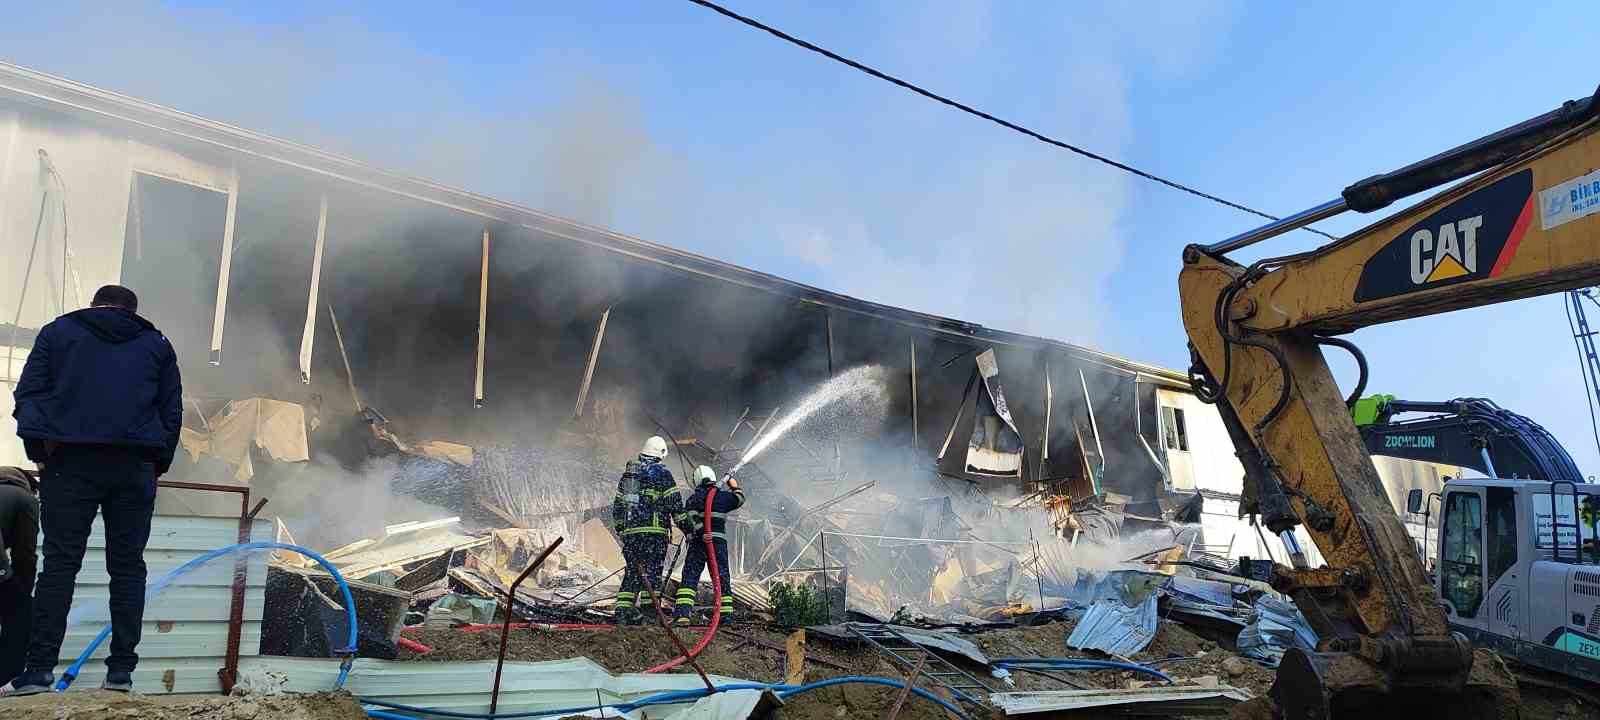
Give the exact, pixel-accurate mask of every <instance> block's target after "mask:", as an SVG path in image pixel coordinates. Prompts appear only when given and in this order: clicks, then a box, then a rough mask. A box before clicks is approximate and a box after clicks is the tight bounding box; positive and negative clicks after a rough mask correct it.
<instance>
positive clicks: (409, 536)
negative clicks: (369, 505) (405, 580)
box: [302, 517, 490, 580]
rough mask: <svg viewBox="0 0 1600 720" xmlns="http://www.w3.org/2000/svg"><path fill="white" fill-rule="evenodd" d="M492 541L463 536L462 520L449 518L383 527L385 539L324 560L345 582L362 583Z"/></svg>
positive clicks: (347, 548) (357, 545)
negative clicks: (379, 573)
mask: <svg viewBox="0 0 1600 720" xmlns="http://www.w3.org/2000/svg"><path fill="white" fill-rule="evenodd" d="M489 539H490V538H489V537H487V536H485V537H481V538H479V537H473V536H471V535H466V534H464V533H462V532H461V519H460V518H456V517H450V518H444V519H441V520H430V521H427V522H413V523H402V524H399V525H390V526H388V527H386V528H384V535H383V537H382V538H379V539H377V540H375V541H371V542H368V541H361V542H358V543H355V544H352V545H346V546H345V547H342V548H339V549H338V550H334V551H333V552H330V553H328V554H327V555H326V556H325V557H326V558H327V560H328V562H331V563H333V565H334V567H337V568H339V572H340V573H341V574H343V575H344V576H345V578H346V579H349V580H359V579H361V578H363V577H366V576H368V575H371V574H372V573H374V572H377V571H379V570H384V569H390V568H394V567H396V566H398V565H401V564H404V563H408V562H414V561H417V560H426V559H428V558H432V557H436V556H438V555H439V554H441V553H444V552H446V551H448V550H451V549H456V550H461V549H465V548H469V547H476V546H478V545H483V544H486V543H488V542H489ZM302 564H304V565H309V563H302Z"/></svg>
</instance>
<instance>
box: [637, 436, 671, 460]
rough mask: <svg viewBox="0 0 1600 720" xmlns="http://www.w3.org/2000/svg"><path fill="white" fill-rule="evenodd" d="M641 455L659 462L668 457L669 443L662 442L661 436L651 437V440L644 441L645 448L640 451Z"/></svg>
mask: <svg viewBox="0 0 1600 720" xmlns="http://www.w3.org/2000/svg"><path fill="white" fill-rule="evenodd" d="M639 454H640V455H643V456H645V457H653V458H656V459H657V460H659V459H661V458H664V457H666V456H667V441H665V440H662V439H661V436H660V435H651V436H650V439H649V440H646V441H644V447H643V448H641V449H640V450H639Z"/></svg>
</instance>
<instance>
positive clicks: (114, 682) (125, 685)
mask: <svg viewBox="0 0 1600 720" xmlns="http://www.w3.org/2000/svg"><path fill="white" fill-rule="evenodd" d="M100 689H101V690H110V691H112V692H132V691H133V673H131V672H123V671H121V670H112V671H110V672H108V673H106V679H105V682H102V683H100Z"/></svg>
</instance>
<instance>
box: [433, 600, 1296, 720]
mask: <svg viewBox="0 0 1600 720" xmlns="http://www.w3.org/2000/svg"><path fill="white" fill-rule="evenodd" d="M1071 631H1072V625H1071V623H1052V624H1048V625H1040V626H1036V627H1027V628H1010V629H1004V630H993V631H988V632H983V633H977V634H971V635H966V636H964V637H966V639H968V640H971V641H972V642H973V643H974V644H976V645H977V646H978V647H979V648H980V649H982V650H983V652H984V654H985V655H988V656H990V657H1101V658H1104V656H1103V655H1099V654H1097V653H1086V652H1082V651H1077V650H1072V649H1070V648H1068V647H1067V646H1066V638H1067V635H1068V634H1069V633H1070V632H1071ZM702 632H704V629H703V628H692V629H690V630H688V631H680V638H681V639H682V640H683V641H684V643H685V644H691V645H692V644H693V643H694V642H695V641H696V640H697V639H698V638H699V636H700V633H702ZM724 633H727V634H724ZM733 633H737V634H739V635H743V636H745V637H746V638H749V639H752V640H757V641H760V642H758V643H751V642H748V641H746V640H743V639H741V638H739V637H736V636H735V635H734V634H733ZM787 636H788V631H786V630H782V629H776V628H768V627H764V626H760V625H735V626H734V627H733V628H732V630H731V632H729V631H727V630H724V631H721V632H719V633H718V637H717V639H716V641H715V642H713V643H712V645H711V647H710V648H709V649H707V650H706V652H705V653H704V654H702V655H701V657H700V665H701V667H703V668H704V669H705V671H706V672H708V673H711V674H714V675H725V676H729V677H737V678H743V679H748V680H758V681H763V682H781V681H782V680H783V679H784V678H783V674H784V669H785V659H784V654H783V653H782V652H780V651H778V650H774V649H771V648H769V647H764V646H763V645H762V643H764V644H765V645H770V646H776V647H779V648H781V647H783V645H784V641H785V639H786V638H787ZM410 637H412V638H413V639H415V640H417V641H419V642H421V643H423V644H424V645H428V646H430V647H432V648H433V649H434V652H433V653H432V654H431V655H427V656H421V655H415V654H411V653H403V654H402V659H408V660H418V661H442V660H480V659H492V658H494V657H495V654H496V652H497V651H498V649H499V641H500V638H499V634H498V633H493V632H480V633H466V632H461V631H457V630H429V631H424V632H421V633H418V634H415V635H411V636H410ZM807 652H808V653H809V654H811V655H813V656H815V657H818V658H821V659H824V660H828V661H831V662H833V663H836V664H838V665H841V666H843V668H845V669H838V668H830V667H826V666H824V665H822V664H819V663H814V662H808V663H807V672H806V680H807V681H808V682H811V681H816V680H822V679H826V678H830V677H838V676H841V675H882V676H886V677H894V678H901V677H904V676H905V675H906V674H907V673H906V670H905V669H904V668H900V667H898V666H895V665H894V664H892V663H891V662H890V661H888V660H886V659H884V658H881V657H880V656H878V654H877V653H875V652H873V651H872V650H870V649H866V648H862V647H857V646H854V645H852V644H849V643H843V642H836V641H833V640H830V639H829V638H826V637H823V636H819V635H816V634H811V635H810V636H809V638H808V644H807ZM575 655H584V656H587V657H588V658H589V659H591V660H594V661H595V662H597V663H599V664H600V665H602V666H603V667H605V668H606V669H607V670H610V671H611V672H615V673H626V672H640V671H643V670H645V669H647V668H650V667H652V666H654V665H657V664H659V663H661V662H665V661H667V660H670V659H672V658H674V657H677V655H678V653H677V651H676V649H675V648H674V647H673V645H672V644H671V642H670V641H669V640H667V639H666V638H665V637H664V636H663V634H662V631H661V628H659V627H624V628H619V629H617V630H614V631H538V630H521V631H514V632H513V633H512V635H511V639H510V642H509V645H508V649H507V653H506V657H507V658H510V659H514V660H529V661H537V660H559V659H563V658H569V657H573V656H575ZM1176 657H1183V658H1193V659H1189V660H1186V661H1184V662H1167V663H1161V664H1160V667H1161V669H1162V670H1163V671H1164V672H1167V673H1168V674H1170V675H1172V676H1173V677H1176V678H1195V677H1201V676H1208V675H1209V676H1214V677H1217V678H1218V679H1219V680H1221V681H1222V682H1223V683H1226V684H1228V685H1232V686H1234V687H1240V688H1244V689H1246V690H1249V691H1250V692H1251V693H1252V694H1262V693H1265V692H1266V689H1267V687H1268V686H1270V685H1271V683H1272V678H1273V673H1272V671H1271V670H1270V669H1267V668H1264V667H1261V666H1260V665H1257V664H1255V663H1252V662H1249V661H1245V660H1243V659H1241V658H1239V657H1238V656H1236V655H1235V654H1234V653H1232V652H1230V651H1228V650H1226V649H1224V648H1219V647H1217V645H1216V644H1215V643H1212V642H1210V641H1208V640H1205V639H1203V638H1201V637H1199V636H1198V635H1195V634H1194V633H1192V632H1190V631H1189V630H1188V629H1186V628H1184V627H1183V626H1181V625H1178V624H1176V623H1162V625H1161V626H1160V628H1159V631H1158V632H1157V634H1156V637H1155V639H1154V640H1153V641H1152V642H1151V644H1150V646H1149V647H1148V648H1147V649H1146V650H1145V651H1144V652H1142V653H1139V654H1138V655H1136V656H1134V657H1133V658H1132V659H1134V660H1137V661H1141V662H1150V661H1160V660H1164V659H1168V658H1176ZM956 664H957V665H958V666H960V667H961V668H962V669H963V670H966V671H967V672H970V673H972V674H973V675H974V676H976V677H978V678H979V679H980V680H984V681H985V682H987V683H988V684H990V685H991V687H994V688H995V689H1003V684H1002V682H1001V681H999V680H996V679H994V678H992V677H989V676H988V673H987V671H986V670H984V669H982V668H980V667H979V666H977V665H975V664H971V663H966V662H963V661H957V662H956ZM690 672H692V671H690ZM1012 679H1013V682H1015V683H1016V688H1015V689H1016V690H1070V689H1076V688H1110V687H1124V686H1126V684H1127V682H1128V681H1130V680H1140V679H1146V678H1140V677H1135V676H1134V675H1133V674H1131V673H1125V672H1121V671H1104V672H1095V673H1070V674H1069V673H1053V674H1052V676H1049V677H1047V676H1044V675H1040V674H1036V673H1027V672H1016V673H1014V675H1013V678H1012ZM1063 680H1065V682H1064V681H1063ZM895 696H896V691H895V690H894V689H893V688H887V687H873V686H863V685H846V686H840V687H838V688H826V689H823V690H819V691H815V692H811V693H807V694H804V695H799V696H796V697H794V698H792V699H790V700H789V701H788V702H787V703H786V704H785V706H784V707H783V708H782V709H781V710H779V711H778V713H777V715H778V717H780V718H783V719H784V720H790V719H795V720H839V719H842V718H882V717H884V716H885V715H886V714H887V712H888V709H889V706H890V705H892V704H893V703H894V700H895ZM899 717H900V718H903V719H904V720H940V719H942V718H945V717H947V716H946V714H945V713H944V712H943V711H942V710H940V709H939V708H938V707H937V706H935V705H934V704H932V703H930V702H928V701H926V700H922V699H918V698H912V699H910V700H908V701H907V702H906V704H905V706H904V707H903V708H902V709H901V711H900V715H899ZM1084 717H1093V716H1091V715H1085V716H1084Z"/></svg>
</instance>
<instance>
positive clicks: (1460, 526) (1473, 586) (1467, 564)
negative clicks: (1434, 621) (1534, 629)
mask: <svg viewBox="0 0 1600 720" xmlns="http://www.w3.org/2000/svg"><path fill="white" fill-rule="evenodd" d="M1440 554H1441V556H1442V559H1443V563H1442V567H1441V568H1440V572H1441V577H1440V580H1441V581H1442V582H1441V583H1440V584H1441V585H1443V587H1442V588H1441V594H1442V595H1443V596H1444V599H1445V600H1446V601H1448V602H1449V603H1450V605H1451V606H1452V607H1454V608H1455V611H1456V615H1459V616H1461V617H1464V618H1470V617H1477V615H1478V605H1479V603H1481V602H1482V601H1483V498H1481V497H1479V496H1478V494H1477V493H1468V492H1453V493H1450V494H1449V496H1448V497H1447V498H1446V499H1445V509H1444V547H1443V549H1442V551H1441V553H1440Z"/></svg>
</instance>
